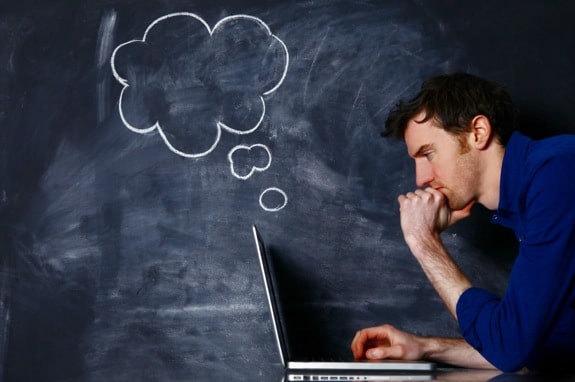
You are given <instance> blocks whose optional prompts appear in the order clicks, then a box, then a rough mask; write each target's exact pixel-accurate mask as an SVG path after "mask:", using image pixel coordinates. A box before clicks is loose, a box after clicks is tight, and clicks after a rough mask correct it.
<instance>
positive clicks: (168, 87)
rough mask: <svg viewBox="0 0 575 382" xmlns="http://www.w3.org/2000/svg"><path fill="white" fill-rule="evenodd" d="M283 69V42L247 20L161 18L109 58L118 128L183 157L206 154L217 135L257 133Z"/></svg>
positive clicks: (179, 15) (176, 15)
mask: <svg viewBox="0 0 575 382" xmlns="http://www.w3.org/2000/svg"><path fill="white" fill-rule="evenodd" d="M288 65H289V54H288V50H287V48H286V45H285V44H284V43H283V42H282V41H281V40H280V39H279V38H278V37H276V36H275V35H273V34H272V33H271V31H270V29H269V27H268V26H267V25H266V24H265V23H264V22H263V21H261V20H260V19H258V18H256V17H253V16H248V15H235V16H230V17H226V18H224V19H222V20H220V21H219V22H218V23H217V24H216V25H215V26H214V27H213V28H210V26H209V25H208V24H207V23H206V22H205V21H204V20H203V19H202V18H200V17H199V16H197V15H195V14H193V13H174V14H169V15H166V16H164V17H161V18H159V19H157V20H155V21H154V22H153V23H152V24H150V26H149V27H148V28H147V29H146V31H145V33H144V35H143V37H142V39H141V40H131V41H128V42H125V43H123V44H121V45H119V46H118V47H116V49H115V50H114V52H113V54H112V57H111V66H112V72H113V74H114V77H115V78H116V80H117V81H118V82H119V83H120V84H121V85H122V86H123V88H122V91H121V94H120V99H119V111H120V116H121V119H122V122H123V123H124V125H125V126H126V127H127V128H128V129H130V130H131V131H134V132H136V133H140V134H146V133H151V132H154V131H157V132H158V133H159V135H160V136H161V138H162V139H163V141H164V142H165V144H166V145H167V147H168V148H169V149H170V150H171V151H172V152H174V153H176V154H178V155H181V156H183V157H187V158H198V157H203V156H206V155H208V154H209V153H211V152H212V151H213V150H214V149H215V148H216V147H217V145H218V143H219V141H220V138H221V134H222V130H225V131H228V132H229V133H232V134H238V135H242V134H249V133H252V132H254V131H255V130H257V128H258V127H259V126H260V124H261V123H262V121H263V119H264V116H265V112H266V104H265V100H264V96H266V95H269V94H271V93H273V92H274V91H275V90H277V89H278V87H279V86H280V85H281V84H282V82H283V81H284V78H285V76H286V73H287V68H288Z"/></svg>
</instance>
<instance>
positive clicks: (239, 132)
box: [110, 12, 289, 158]
mask: <svg viewBox="0 0 575 382" xmlns="http://www.w3.org/2000/svg"><path fill="white" fill-rule="evenodd" d="M181 16H184V17H192V18H194V19H195V20H196V21H199V22H200V23H201V24H202V25H203V26H204V27H205V28H206V30H207V31H208V33H209V36H210V38H211V37H212V36H213V34H214V32H215V31H217V30H218V28H220V27H222V26H223V25H224V24H225V23H228V22H231V21H234V20H249V21H252V22H254V23H256V24H257V26H259V27H260V28H262V29H263V30H264V31H266V33H267V34H268V36H269V37H271V38H273V39H275V41H277V42H278V43H279V46H280V47H281V48H282V49H283V52H284V53H285V65H284V68H283V72H282V75H281V78H280V79H279V80H278V82H277V83H276V84H275V85H274V86H272V88H271V89H269V90H266V91H264V92H263V93H262V94H261V95H260V96H259V100H260V102H261V106H262V111H261V115H260V118H259V120H258V121H257V123H256V124H255V125H254V126H252V127H250V128H248V129H247V130H239V129H234V128H232V127H230V126H228V125H226V124H225V123H223V122H222V121H218V122H217V123H216V126H215V128H216V136H215V139H214V142H213V144H212V145H211V146H210V147H209V148H208V149H207V150H205V151H203V152H199V153H188V152H184V151H181V150H178V149H177V148H175V147H174V146H173V145H172V143H171V142H170V141H169V139H168V137H167V136H166V134H165V132H164V130H163V128H162V126H161V125H160V122H159V121H158V120H156V122H155V123H154V124H152V125H151V126H149V127H146V128H138V127H135V126H132V125H131V124H130V123H129V122H128V120H127V118H126V116H125V113H124V110H123V100H124V96H125V93H126V92H127V90H128V89H129V88H130V83H129V82H128V80H127V79H125V78H123V77H122V76H121V75H120V74H119V73H118V71H117V69H116V56H117V54H118V52H119V51H120V49H122V48H124V47H126V46H128V45H130V44H134V43H146V38H147V37H148V35H149V33H150V32H151V31H152V29H153V28H154V27H155V26H157V25H158V24H159V23H161V22H162V21H165V20H168V19H170V18H173V17H181ZM110 63H111V67H112V73H113V75H114V77H115V78H116V80H117V81H118V82H119V83H120V84H121V85H122V86H123V87H122V91H121V93H120V98H119V101H118V109H119V113H120V118H121V119H122V122H123V123H124V125H125V126H126V127H127V128H128V129H129V130H131V131H133V132H135V133H139V134H146V133H150V132H152V131H154V130H157V131H158V133H159V134H160V136H161V137H162V139H163V141H164V143H165V144H166V146H167V147H168V149H170V151H172V152H173V153H175V154H177V155H180V156H182V157H185V158H200V157H204V156H207V155H208V154H210V153H211V152H212V151H213V150H214V149H215V148H216V147H217V146H218V144H219V142H220V139H221V135H222V130H226V131H228V132H229V133H232V134H236V135H245V134H250V133H253V132H254V131H256V130H257V129H258V128H259V126H260V125H261V123H262V121H263V120H264V117H265V114H266V108H265V100H264V98H263V97H264V96H266V95H269V94H271V93H273V92H275V91H276V90H277V89H278V88H279V87H280V86H281V85H282V83H283V81H284V79H285V77H286V75H287V71H288V67H289V52H288V49H287V46H286V45H285V43H284V42H283V41H282V40H281V39H280V38H278V37H277V36H275V35H274V34H273V33H272V32H271V30H270V28H269V27H268V26H267V24H266V23H264V22H263V21H262V20H261V19H259V18H257V17H254V16H249V15H243V14H240V15H233V16H228V17H225V18H223V19H221V20H220V21H218V22H217V23H216V24H215V25H214V27H213V28H210V26H209V25H208V23H207V22H206V21H204V20H203V19H202V18H201V17H199V16H198V15H196V14H194V13H189V12H178V13H171V14H168V15H165V16H162V17H160V18H158V19H156V20H155V21H153V22H152V23H151V24H150V25H149V26H148V28H147V29H146V31H145V32H144V35H143V37H142V39H141V40H139V39H134V40H130V41H127V42H124V43H122V44H120V45H118V46H117V47H116V48H115V49H114V51H113V53H112V56H111V59H110Z"/></svg>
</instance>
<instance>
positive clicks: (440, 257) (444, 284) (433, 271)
mask: <svg viewBox="0 0 575 382" xmlns="http://www.w3.org/2000/svg"><path fill="white" fill-rule="evenodd" d="M406 241H407V244H408V246H409V248H410V249H411V252H412V253H413V255H414V256H415V258H416V259H417V261H418V262H419V264H420V265H421V268H422V269H423V271H424V272H425V274H426V276H427V278H428V279H429V281H430V282H431V284H432V285H433V287H434V288H435V290H436V291H437V294H438V295H439V297H441V299H442V300H443V302H444V303H445V305H446V306H447V309H448V310H449V312H450V313H451V314H452V315H453V317H455V318H456V319H457V313H456V307H457V301H458V300H459V297H461V295H462V294H463V292H465V291H466V290H467V289H469V288H471V286H472V285H471V282H470V281H469V279H468V278H467V277H466V276H465V275H464V274H463V272H462V271H461V269H460V268H459V266H458V265H457V264H456V263H455V262H454V261H453V259H452V258H451V256H450V255H449V254H448V253H447V250H446V249H445V247H444V245H443V243H442V242H441V240H440V239H439V238H430V239H429V240H425V241H415V242H413V243H410V241H409V240H408V238H406Z"/></svg>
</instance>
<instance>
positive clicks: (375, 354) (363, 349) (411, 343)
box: [351, 325, 494, 369]
mask: <svg viewBox="0 0 575 382" xmlns="http://www.w3.org/2000/svg"><path fill="white" fill-rule="evenodd" d="M351 349H352V352H353V355H354V357H355V359H370V360H377V359H386V358H389V359H403V360H428V361H434V362H441V363H447V364H450V365H455V366H461V367H468V368H474V369H494V367H493V365H491V364H490V363H489V362H488V361H487V360H485V358H483V356H481V354H479V352H477V351H476V350H475V349H473V348H472V347H471V346H470V345H469V344H468V343H467V342H465V340H463V339H461V338H440V337H420V336H416V335H413V334H410V333H407V332H403V331H401V330H398V329H396V328H394V327H393V326H391V325H382V326H377V327H373V328H367V329H363V330H360V331H359V332H357V334H356V335H355V338H354V339H353V342H352V344H351Z"/></svg>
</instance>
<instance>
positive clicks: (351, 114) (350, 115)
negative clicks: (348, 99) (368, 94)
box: [345, 82, 363, 131]
mask: <svg viewBox="0 0 575 382" xmlns="http://www.w3.org/2000/svg"><path fill="white" fill-rule="evenodd" d="M362 91H363V82H362V83H361V86H360V87H359V90H358V91H357V94H356V96H355V99H354V100H353V105H351V110H350V111H349V115H348V118H347V123H346V126H345V127H346V129H348V128H349V126H350V124H351V121H352V117H353V112H354V110H355V108H356V107H357V103H358V101H359V96H360V94H361V92H362ZM356 131H357V130H356Z"/></svg>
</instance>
